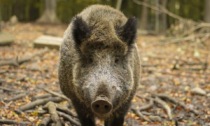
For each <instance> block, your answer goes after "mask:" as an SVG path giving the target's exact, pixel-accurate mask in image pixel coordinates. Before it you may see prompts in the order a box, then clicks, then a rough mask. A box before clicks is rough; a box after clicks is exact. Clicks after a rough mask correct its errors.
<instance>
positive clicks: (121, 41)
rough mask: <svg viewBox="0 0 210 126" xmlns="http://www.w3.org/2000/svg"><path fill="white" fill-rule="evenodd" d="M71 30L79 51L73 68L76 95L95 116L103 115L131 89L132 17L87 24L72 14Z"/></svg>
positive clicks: (134, 23) (119, 103)
mask: <svg viewBox="0 0 210 126" xmlns="http://www.w3.org/2000/svg"><path fill="white" fill-rule="evenodd" d="M72 33H73V38H74V41H75V48H76V49H77V51H78V53H79V60H78V62H77V63H76V64H75V67H74V68H73V69H74V71H75V72H73V76H74V80H73V81H74V83H75V85H76V87H77V88H76V89H75V90H76V92H77V96H78V97H79V98H80V99H81V100H82V101H84V102H85V104H86V105H87V107H89V108H91V110H92V111H93V113H94V114H95V115H96V116H98V117H101V118H106V117H107V116H109V115H110V114H111V113H112V112H114V111H115V110H116V109H117V108H118V107H119V106H120V105H121V104H122V103H123V102H125V101H126V100H127V99H128V97H129V95H130V93H131V92H132V90H133V88H134V87H133V85H134V82H133V59H134V57H132V49H133V45H134V39H135V35H136V19H135V18H129V19H128V20H127V21H126V22H124V24H121V26H115V25H114V24H113V23H112V22H110V21H100V20H98V21H97V20H96V21H95V22H89V23H87V22H85V21H84V20H83V19H82V18H80V17H76V18H75V19H74V25H73V30H72Z"/></svg>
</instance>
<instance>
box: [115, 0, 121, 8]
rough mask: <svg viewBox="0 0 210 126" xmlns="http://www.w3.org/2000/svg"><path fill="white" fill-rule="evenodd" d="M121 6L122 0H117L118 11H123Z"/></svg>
mask: <svg viewBox="0 0 210 126" xmlns="http://www.w3.org/2000/svg"><path fill="white" fill-rule="evenodd" d="M121 5H122V0H117V5H116V9H117V10H120V9H121Z"/></svg>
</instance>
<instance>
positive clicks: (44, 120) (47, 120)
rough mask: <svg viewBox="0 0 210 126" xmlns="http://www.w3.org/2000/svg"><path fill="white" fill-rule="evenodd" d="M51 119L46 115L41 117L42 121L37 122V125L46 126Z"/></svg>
mask: <svg viewBox="0 0 210 126" xmlns="http://www.w3.org/2000/svg"><path fill="white" fill-rule="evenodd" d="M51 121H52V120H51V118H50V117H48V116H47V117H45V118H44V119H42V121H41V123H40V124H39V126H48V125H49V124H50V122H51Z"/></svg>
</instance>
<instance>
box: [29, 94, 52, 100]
mask: <svg viewBox="0 0 210 126" xmlns="http://www.w3.org/2000/svg"><path fill="white" fill-rule="evenodd" d="M49 97H52V95H51V94H44V95H40V96H34V97H32V100H33V101H34V100H37V99H44V98H49Z"/></svg>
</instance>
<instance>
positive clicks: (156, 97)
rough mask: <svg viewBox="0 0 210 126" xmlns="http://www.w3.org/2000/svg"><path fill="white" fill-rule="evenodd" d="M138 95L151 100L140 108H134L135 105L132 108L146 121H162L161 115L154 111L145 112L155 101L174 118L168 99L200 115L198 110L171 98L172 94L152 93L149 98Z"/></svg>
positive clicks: (171, 118) (169, 116)
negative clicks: (154, 113) (156, 114)
mask: <svg viewBox="0 0 210 126" xmlns="http://www.w3.org/2000/svg"><path fill="white" fill-rule="evenodd" d="M137 97H138V98H141V99H142V98H143V99H147V100H149V101H150V102H149V104H147V105H144V106H142V107H140V108H134V107H132V108H131V110H132V111H133V112H134V113H135V114H136V115H138V116H139V117H140V118H142V119H144V120H146V121H162V119H161V117H160V116H154V115H153V114H152V113H145V112H143V111H145V110H148V109H151V108H152V107H153V106H154V105H155V103H156V104H158V105H159V106H160V107H162V108H163V109H164V110H165V111H166V113H167V115H168V119H169V120H173V116H172V110H171V108H170V106H169V105H168V104H167V101H168V102H171V103H173V104H175V105H179V106H181V107H183V108H184V109H185V110H187V111H190V112H192V113H194V114H196V115H199V112H198V111H197V110H195V109H192V108H189V107H187V106H186V105H185V104H184V103H182V102H179V101H177V100H176V99H174V98H171V97H170V96H168V95H165V94H152V96H151V97H150V98H147V97H146V98H144V97H141V96H138V95H137Z"/></svg>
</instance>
